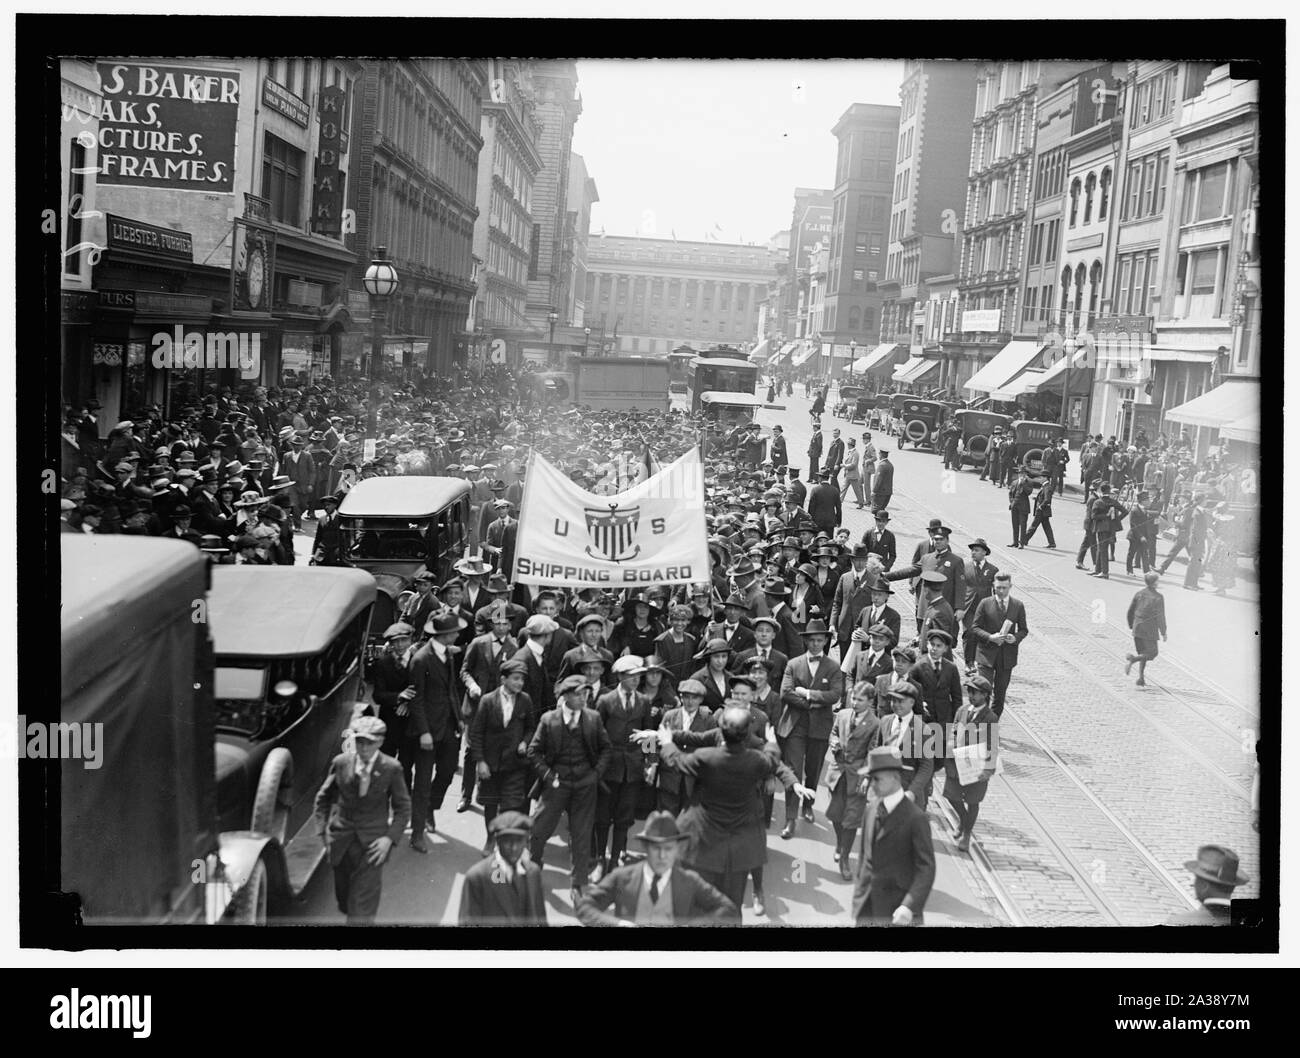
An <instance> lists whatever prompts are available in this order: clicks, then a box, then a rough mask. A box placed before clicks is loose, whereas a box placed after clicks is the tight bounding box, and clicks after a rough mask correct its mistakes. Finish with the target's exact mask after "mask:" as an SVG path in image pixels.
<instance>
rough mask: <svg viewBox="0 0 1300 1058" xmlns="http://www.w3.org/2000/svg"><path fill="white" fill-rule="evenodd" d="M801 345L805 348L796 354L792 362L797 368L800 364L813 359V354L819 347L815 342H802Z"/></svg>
mask: <svg viewBox="0 0 1300 1058" xmlns="http://www.w3.org/2000/svg"><path fill="white" fill-rule="evenodd" d="M799 344H801V345H802V346H803V348H802V349H800V350H799V351H798V352H797V353H795V354H794V359H793V360H791V361H790V362H791V363H792V364H794V366H795V367H798V366H799V365H800V364H802V363H805V362H806V361H808V360H809V359H811V358H812V355H813V353H815V352H817V346H816V344H815V343H813V342H801V343H799Z"/></svg>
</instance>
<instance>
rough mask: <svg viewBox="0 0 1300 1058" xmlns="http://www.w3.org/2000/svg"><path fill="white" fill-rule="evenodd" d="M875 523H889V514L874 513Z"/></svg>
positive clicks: (885, 512)
mask: <svg viewBox="0 0 1300 1058" xmlns="http://www.w3.org/2000/svg"><path fill="white" fill-rule="evenodd" d="M886 454H888V453H886ZM876 521H878V522H887V521H889V512H888V511H876Z"/></svg>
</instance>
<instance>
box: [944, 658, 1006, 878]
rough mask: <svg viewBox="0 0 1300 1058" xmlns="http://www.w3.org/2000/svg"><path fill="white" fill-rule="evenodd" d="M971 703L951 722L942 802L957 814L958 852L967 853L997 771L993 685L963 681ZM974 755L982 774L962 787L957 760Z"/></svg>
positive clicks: (979, 678) (981, 680)
mask: <svg viewBox="0 0 1300 1058" xmlns="http://www.w3.org/2000/svg"><path fill="white" fill-rule="evenodd" d="M966 693H967V694H968V695H969V696H970V702H969V704H967V705H963V706H962V707H961V708H960V709H958V710H957V714H956V716H955V717H954V718H953V730H952V744H951V745H950V746H949V747H948V755H947V759H946V760H945V761H944V783H943V796H944V799H945V800H946V801H947V802H948V803H949V804H950V805H952V807H953V810H954V811H955V812H956V813H957V832H956V835H955V836H956V838H957V848H959V849H960V850H961V851H962V852H969V851H970V836H971V831H972V830H974V829H975V820H976V819H978V818H979V813H980V803H981V802H982V801H983V800H984V795H985V794H986V793H987V792H988V788H989V780H990V779H991V778H992V777H993V774H994V771H995V769H996V768H997V752H998V740H997V735H996V731H997V723H998V718H997V714H996V713H994V712H993V707H992V706H991V705H990V704H989V697H990V695H992V693H993V684H991V683H989V681H988V680H986V679H985V678H984V677H983V676H972V677H971V678H970V679H968V680H967V681H966ZM959 754H961V755H966V754H974V755H976V756H978V757H981V758H982V761H983V764H982V769H981V773H980V775H979V777H978V778H976V779H975V780H974V781H973V782H968V783H965V784H963V783H962V781H961V779H962V775H961V773H960V771H959V769H958V767H957V756H958V755H959Z"/></svg>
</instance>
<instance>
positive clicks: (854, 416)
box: [835, 386, 875, 423]
mask: <svg viewBox="0 0 1300 1058" xmlns="http://www.w3.org/2000/svg"><path fill="white" fill-rule="evenodd" d="M874 404H875V398H874V397H872V396H871V395H870V394H868V393H867V391H866V390H865V389H863V388H862V387H861V386H841V387H840V399H839V403H837V404H836V405H835V415H836V416H837V417H838V418H841V419H848V420H849V422H863V423H865V422H866V421H867V419H868V417H869V416H870V415H871V409H872V407H873V406H874Z"/></svg>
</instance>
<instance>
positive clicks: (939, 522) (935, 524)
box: [929, 518, 952, 536]
mask: <svg viewBox="0 0 1300 1058" xmlns="http://www.w3.org/2000/svg"><path fill="white" fill-rule="evenodd" d="M929 532H930V533H931V534H933V533H943V535H944V536H948V535H949V534H951V533H952V530H951V529H949V528H948V527H947V526H946V525H944V524H943V519H942V518H931V519H930V525H929Z"/></svg>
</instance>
